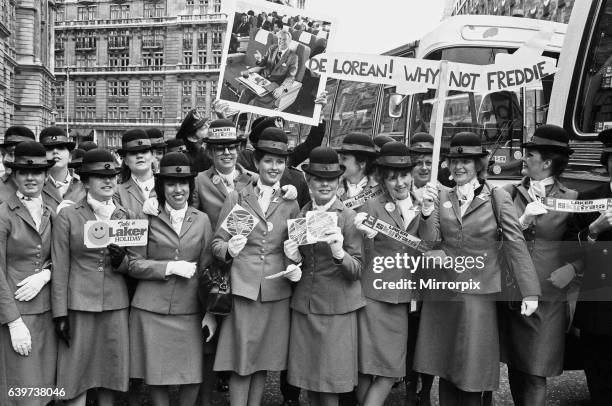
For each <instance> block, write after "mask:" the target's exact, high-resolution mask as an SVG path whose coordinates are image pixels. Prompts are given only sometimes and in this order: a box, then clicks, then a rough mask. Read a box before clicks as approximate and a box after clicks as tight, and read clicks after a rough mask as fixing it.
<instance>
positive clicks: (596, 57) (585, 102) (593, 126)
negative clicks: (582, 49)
mask: <svg viewBox="0 0 612 406" xmlns="http://www.w3.org/2000/svg"><path fill="white" fill-rule="evenodd" d="M599 15H600V18H599V21H598V22H597V25H596V26H595V29H594V31H593V36H592V37H591V39H590V43H589V49H588V53H587V57H586V59H585V61H586V63H585V66H584V69H583V72H582V74H581V76H582V77H581V78H580V79H581V80H580V83H581V89H580V96H579V97H578V103H577V105H576V115H575V126H576V129H577V130H578V132H579V133H583V134H585V133H586V135H591V134H592V133H596V132H600V131H602V130H604V129H606V128H612V1H611V0H606V1H603V4H602V12H600V13H599ZM590 133H591V134H590Z"/></svg>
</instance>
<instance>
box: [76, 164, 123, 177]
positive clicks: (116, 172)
mask: <svg viewBox="0 0 612 406" xmlns="http://www.w3.org/2000/svg"><path fill="white" fill-rule="evenodd" d="M82 169H83V166H81V167H80V168H77V169H75V172H76V174H77V175H79V176H80V175H101V176H115V175H119V173H121V168H116V167H115V168H114V169H96V170H91V171H83V170H82Z"/></svg>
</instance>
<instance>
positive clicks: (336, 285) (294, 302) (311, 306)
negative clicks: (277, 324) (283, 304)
mask: <svg viewBox="0 0 612 406" xmlns="http://www.w3.org/2000/svg"><path fill="white" fill-rule="evenodd" d="M310 210H312V202H311V203H308V204H307V205H306V206H304V208H303V209H302V214H301V215H302V217H305V216H306V212H307V211H310ZM328 211H330V212H335V213H337V215H338V227H340V229H341V230H342V235H343V236H344V244H343V247H344V251H345V252H346V253H345V255H344V258H343V259H342V262H340V263H338V262H337V261H335V260H334V258H333V257H332V253H331V249H330V248H329V245H328V244H327V243H325V242H318V243H316V244H310V245H304V246H302V247H300V252H301V254H302V258H303V262H302V279H301V280H300V281H299V282H298V283H297V285H296V287H295V290H294V292H293V297H292V298H291V308H292V309H294V310H296V311H298V312H300V313H303V314H308V313H313V314H346V313H349V312H352V311H354V310H357V309H359V308H360V307H363V306H364V305H365V299H364V297H363V292H362V291H361V283H360V278H361V270H362V249H363V243H362V238H361V235H360V233H359V231H357V229H356V228H355V225H354V224H353V221H354V219H355V214H356V213H355V211H353V210H351V209H349V208H347V207H346V206H345V205H344V204H342V202H340V201H339V200H337V199H336V201H335V202H334V204H332V206H331V207H330V208H329V210H328Z"/></svg>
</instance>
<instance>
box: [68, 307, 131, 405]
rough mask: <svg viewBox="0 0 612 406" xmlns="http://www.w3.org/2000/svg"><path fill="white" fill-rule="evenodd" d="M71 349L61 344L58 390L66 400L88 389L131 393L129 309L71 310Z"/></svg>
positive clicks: (69, 314)
mask: <svg viewBox="0 0 612 406" xmlns="http://www.w3.org/2000/svg"><path fill="white" fill-rule="evenodd" d="M68 319H69V321H70V335H71V340H70V347H67V346H66V344H65V343H64V342H60V343H59V344H58V348H59V350H58V359H57V387H58V388H64V389H65V391H66V396H64V397H63V398H64V399H73V398H75V397H77V396H78V395H80V394H82V393H83V392H85V391H86V390H88V389H92V388H105V389H111V390H115V391H119V392H126V391H127V390H128V380H129V345H130V344H129V343H130V337H129V332H128V309H120V310H109V311H105V312H82V311H75V310H69V311H68Z"/></svg>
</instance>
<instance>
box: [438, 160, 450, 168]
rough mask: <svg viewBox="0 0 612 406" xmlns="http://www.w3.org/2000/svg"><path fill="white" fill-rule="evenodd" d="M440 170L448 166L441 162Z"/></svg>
mask: <svg viewBox="0 0 612 406" xmlns="http://www.w3.org/2000/svg"><path fill="white" fill-rule="evenodd" d="M440 168H448V164H447V163H446V161H442V162H441V163H440Z"/></svg>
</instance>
